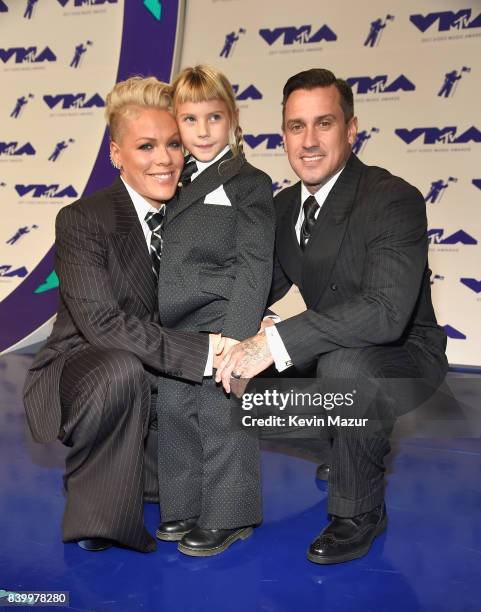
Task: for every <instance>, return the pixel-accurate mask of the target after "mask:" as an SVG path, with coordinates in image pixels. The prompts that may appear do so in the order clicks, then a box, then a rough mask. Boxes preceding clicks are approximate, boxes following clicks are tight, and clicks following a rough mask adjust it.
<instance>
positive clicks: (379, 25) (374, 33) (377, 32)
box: [364, 14, 394, 47]
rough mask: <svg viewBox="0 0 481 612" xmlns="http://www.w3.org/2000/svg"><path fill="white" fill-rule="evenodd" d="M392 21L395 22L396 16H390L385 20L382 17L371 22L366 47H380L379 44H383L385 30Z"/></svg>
mask: <svg viewBox="0 0 481 612" xmlns="http://www.w3.org/2000/svg"><path fill="white" fill-rule="evenodd" d="M390 21H394V15H389V14H388V15H386V17H385V18H384V19H383V18H382V17H378V18H377V19H374V21H371V25H370V27H369V33H368V35H367V38H366V40H365V41H364V46H365V47H378V46H379V43H380V42H381V38H382V33H383V30H384V28H385V27H386V26H387V24H388V23H389V22H390Z"/></svg>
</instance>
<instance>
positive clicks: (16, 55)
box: [0, 47, 57, 64]
mask: <svg viewBox="0 0 481 612" xmlns="http://www.w3.org/2000/svg"><path fill="white" fill-rule="evenodd" d="M12 58H13V60H14V63H15V64H41V63H42V62H56V61H57V56H56V55H55V53H54V52H53V51H52V49H50V47H45V48H44V49H43V50H42V51H40V52H38V50H37V47H9V48H8V49H0V60H2V62H3V63H4V64H6V63H7V62H10V60H12ZM10 63H11V62H10Z"/></svg>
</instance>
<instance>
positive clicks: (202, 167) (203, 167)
mask: <svg viewBox="0 0 481 612" xmlns="http://www.w3.org/2000/svg"><path fill="white" fill-rule="evenodd" d="M228 151H230V146H229V145H226V146H225V147H224V148H223V149H222V151H221V152H220V153H219V154H218V155H216V156H215V157H214V159H211V160H210V161H208V162H202V161H199V160H198V159H196V158H195V157H194V156H193V155H191V156H190V157H192V159H194V160H195V163H196V164H197V172H194V174H193V175H192V180H193V179H194V178H196V177H197V176H199V174H200V173H201V172H204V170H207V168H208V167H209V166H212V164H215V162H216V161H219V159H221V158H222V157H224V155H225V154H226V153H227V152H228Z"/></svg>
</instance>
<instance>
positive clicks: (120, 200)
mask: <svg viewBox="0 0 481 612" xmlns="http://www.w3.org/2000/svg"><path fill="white" fill-rule="evenodd" d="M111 197H112V201H113V203H114V215H115V231H114V233H113V234H112V239H113V246H114V249H115V252H116V255H117V257H118V259H119V262H120V264H121V267H122V269H123V271H124V273H125V277H126V278H127V280H128V282H129V283H130V285H131V287H132V288H133V289H134V291H135V292H136V293H137V295H138V296H139V298H140V299H141V300H142V302H143V303H144V304H145V306H146V307H147V308H148V310H149V311H150V312H153V311H154V310H155V309H156V303H157V282H156V278H155V275H154V273H153V271H152V262H151V260H150V255H149V252H148V249H147V245H146V243H145V236H144V233H143V231H142V227H141V225H140V223H139V218H138V216H137V212H136V210H135V208H134V205H133V204H132V200H131V199H130V196H129V194H128V192H127V190H126V189H125V186H124V184H123V183H122V181H121V180H120V178H119V179H117V181H116V182H115V183H114V185H113V186H112V189H111Z"/></svg>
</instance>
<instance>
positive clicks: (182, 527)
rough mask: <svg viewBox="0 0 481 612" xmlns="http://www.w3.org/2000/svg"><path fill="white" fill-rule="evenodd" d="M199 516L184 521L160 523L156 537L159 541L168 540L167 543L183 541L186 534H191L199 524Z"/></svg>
mask: <svg viewBox="0 0 481 612" xmlns="http://www.w3.org/2000/svg"><path fill="white" fill-rule="evenodd" d="M197 518H198V517H197V516H195V517H193V518H189V519H184V520H182V521H166V522H165V523H160V525H159V527H158V529H157V531H156V532H155V537H156V538H157V539H158V540H166V541H167V542H176V541H177V540H181V539H182V537H183V536H185V534H186V533H189V531H190V530H191V529H193V528H194V527H195V525H196V523H197Z"/></svg>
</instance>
